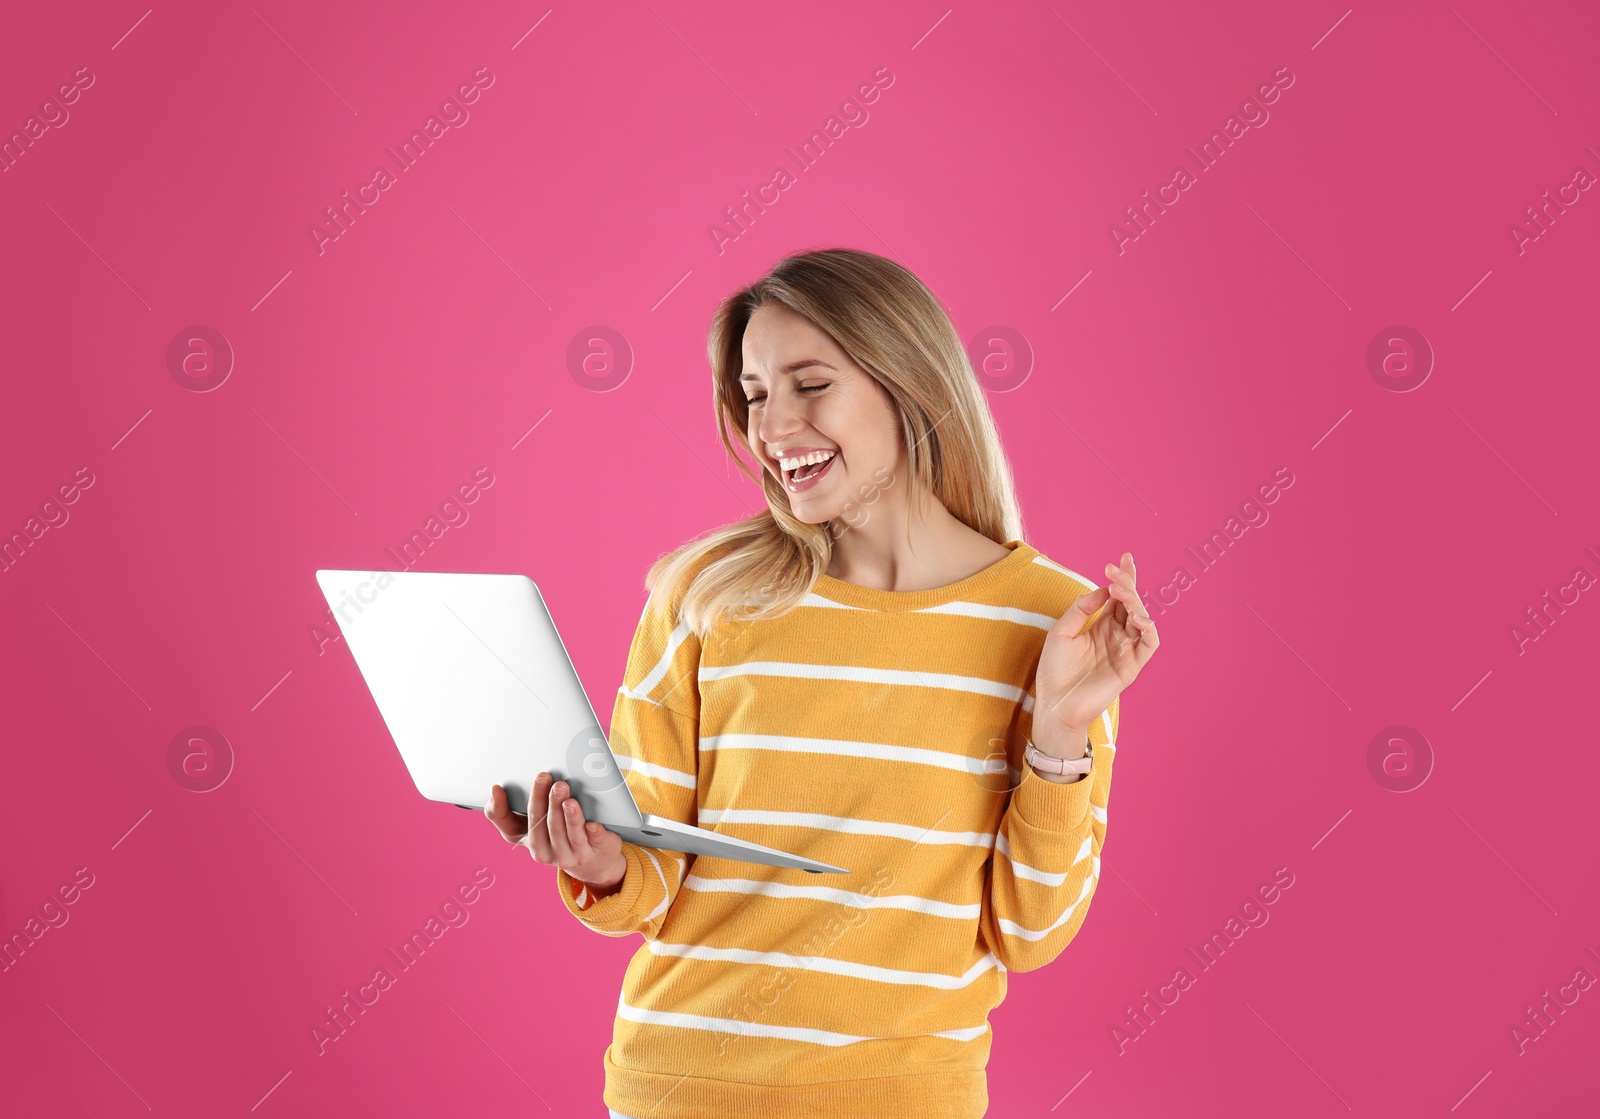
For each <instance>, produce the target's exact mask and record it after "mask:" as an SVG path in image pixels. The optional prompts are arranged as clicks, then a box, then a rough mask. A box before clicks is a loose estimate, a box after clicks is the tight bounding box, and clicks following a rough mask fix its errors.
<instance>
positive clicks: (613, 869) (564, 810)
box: [483, 773, 628, 897]
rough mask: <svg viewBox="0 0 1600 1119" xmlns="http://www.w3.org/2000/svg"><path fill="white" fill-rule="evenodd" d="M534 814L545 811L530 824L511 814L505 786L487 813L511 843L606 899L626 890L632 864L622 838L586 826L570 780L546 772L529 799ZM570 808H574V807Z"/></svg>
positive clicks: (595, 826)
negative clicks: (536, 810)
mask: <svg viewBox="0 0 1600 1119" xmlns="http://www.w3.org/2000/svg"><path fill="white" fill-rule="evenodd" d="M528 805H529V808H530V810H531V809H532V808H533V806H535V805H538V806H540V807H542V808H543V809H544V811H543V813H542V814H541V815H540V816H539V818H538V819H537V820H536V821H535V822H534V826H533V827H531V828H530V827H529V826H528V817H527V816H524V815H522V814H521V813H520V812H513V811H511V803H510V800H509V799H508V798H507V796H506V790H505V787H504V786H502V785H495V786H494V787H493V788H492V789H491V790H490V792H489V803H488V804H487V805H486V806H485V807H484V810H483V814H484V815H485V816H487V817H489V819H490V820H491V821H492V822H493V823H494V826H495V827H497V828H499V829H500V834H501V835H503V836H505V839H506V842H507V843H520V844H521V845H522V846H524V847H527V848H528V849H529V850H530V851H532V852H533V857H534V858H535V859H537V860H538V861H539V862H541V863H554V864H555V865H556V866H557V867H559V868H560V869H562V870H564V871H566V872H567V873H568V874H570V875H571V876H572V877H574V878H576V879H577V880H578V881H579V882H582V883H584V884H585V885H588V886H590V887H591V888H592V889H593V890H594V891H595V892H596V893H597V895H598V896H600V897H605V896H608V895H610V894H614V893H616V892H617V891H618V890H619V889H621V888H622V879H623V876H624V875H625V874H626V873H627V870H628V860H627V858H626V857H624V855H623V854H622V837H621V836H619V835H618V834H617V833H616V832H614V831H610V830H608V829H606V828H604V827H602V826H601V825H599V824H592V823H585V822H584V819H583V808H582V806H581V805H579V804H578V801H577V799H576V798H575V797H573V796H572V790H571V788H570V787H569V786H568V785H567V783H566V782H565V781H556V780H555V778H553V777H551V776H550V774H549V773H540V774H539V776H538V777H536V778H535V779H534V782H533V793H532V795H531V796H530V797H529V799H528ZM569 805H570V807H568V806H569Z"/></svg>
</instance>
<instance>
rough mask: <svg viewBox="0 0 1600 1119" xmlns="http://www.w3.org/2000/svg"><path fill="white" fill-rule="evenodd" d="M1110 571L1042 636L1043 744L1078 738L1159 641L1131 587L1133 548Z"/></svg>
mask: <svg viewBox="0 0 1600 1119" xmlns="http://www.w3.org/2000/svg"><path fill="white" fill-rule="evenodd" d="M1106 575H1107V577H1108V579H1109V582H1108V583H1107V584H1106V585H1105V586H1103V587H1096V588H1095V589H1094V590H1092V591H1090V592H1089V593H1088V594H1084V595H1079V596H1078V598H1077V599H1076V600H1075V601H1074V602H1073V604H1072V605H1071V606H1070V607H1068V608H1067V612H1066V613H1065V614H1063V615H1061V617H1060V619H1059V620H1057V622H1056V624H1055V625H1054V626H1052V627H1051V629H1050V632H1049V633H1047V634H1045V639H1044V648H1043V649H1042V650H1041V651H1040V653H1039V667H1038V670H1037V673H1036V677H1035V687H1036V691H1035V696H1036V704H1037V706H1036V707H1035V709H1034V716H1033V721H1034V741H1035V742H1036V743H1038V744H1039V745H1040V748H1041V749H1046V748H1047V747H1046V746H1045V743H1046V742H1051V741H1054V742H1074V743H1075V742H1079V741H1081V740H1082V739H1083V736H1084V735H1085V734H1087V732H1088V728H1089V724H1090V723H1091V722H1093V721H1094V720H1095V719H1097V718H1099V716H1100V713H1101V712H1102V711H1104V710H1106V708H1108V707H1110V706H1111V701H1112V700H1114V699H1116V698H1117V696H1119V695H1120V694H1122V690H1123V689H1124V688H1126V687H1127V686H1128V685H1129V684H1131V683H1133V681H1134V678H1135V677H1136V676H1138V675H1139V671H1140V669H1142V668H1144V666H1145V665H1146V664H1147V663H1149V661H1150V657H1151V656H1152V655H1153V654H1154V653H1155V651H1156V648H1157V646H1159V645H1160V644H1161V639H1160V638H1159V637H1157V636H1156V625H1155V622H1153V621H1151V619H1150V613H1149V611H1148V610H1146V609H1145V606H1144V603H1143V602H1142V601H1141V600H1140V598H1139V592H1138V590H1137V589H1136V587H1135V585H1134V579H1135V575H1134V567H1133V553H1132V552H1123V553H1122V562H1121V564H1120V565H1112V564H1109V563H1108V564H1106ZM1107 604H1110V609H1107V610H1104V611H1103V612H1101V608H1102V607H1104V606H1106V605H1107ZM1097 613H1098V614H1099V616H1098V617H1095V615H1096V614H1097ZM1091 618H1093V619H1094V620H1093V621H1092V622H1091V621H1090V619H1091Z"/></svg>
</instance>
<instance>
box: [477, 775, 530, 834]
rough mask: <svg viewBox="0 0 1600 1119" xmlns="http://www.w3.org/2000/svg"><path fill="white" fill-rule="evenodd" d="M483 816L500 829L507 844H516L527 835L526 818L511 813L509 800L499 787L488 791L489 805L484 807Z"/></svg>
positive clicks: (501, 787)
mask: <svg viewBox="0 0 1600 1119" xmlns="http://www.w3.org/2000/svg"><path fill="white" fill-rule="evenodd" d="M483 814H484V815H485V816H487V817H489V819H490V820H491V821H492V822H493V823H494V826H495V827H496V828H498V829H500V834H501V835H502V836H504V837H505V840H506V842H507V843H516V842H517V841H518V840H520V839H521V838H522V837H523V836H524V835H526V834H527V833H528V827H527V824H528V818H527V817H526V816H522V815H519V814H517V813H515V812H513V811H511V801H510V798H509V797H507V796H506V791H505V788H504V787H503V786H501V785H495V786H494V787H493V788H491V789H490V790H489V803H488V804H487V805H486V806H485V807H484V810H483Z"/></svg>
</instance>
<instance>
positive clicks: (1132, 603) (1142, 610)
mask: <svg viewBox="0 0 1600 1119" xmlns="http://www.w3.org/2000/svg"><path fill="white" fill-rule="evenodd" d="M1113 586H1114V588H1115V589H1113V590H1112V592H1111V596H1112V597H1113V598H1115V599H1117V600H1118V601H1120V602H1123V603H1126V604H1127V607H1128V613H1129V615H1132V616H1142V617H1146V618H1148V617H1149V616H1150V611H1149V609H1148V608H1147V607H1146V606H1145V604H1144V599H1143V598H1142V597H1141V596H1140V594H1139V592H1138V591H1137V590H1135V589H1134V588H1133V587H1131V586H1123V585H1122V584H1120V583H1117V584H1113Z"/></svg>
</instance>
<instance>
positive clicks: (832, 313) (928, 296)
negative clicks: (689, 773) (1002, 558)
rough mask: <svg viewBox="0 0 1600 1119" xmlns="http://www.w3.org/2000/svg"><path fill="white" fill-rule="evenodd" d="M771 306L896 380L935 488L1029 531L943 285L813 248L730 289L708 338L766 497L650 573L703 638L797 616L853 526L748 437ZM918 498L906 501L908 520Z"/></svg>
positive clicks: (918, 459)
mask: <svg viewBox="0 0 1600 1119" xmlns="http://www.w3.org/2000/svg"><path fill="white" fill-rule="evenodd" d="M769 303H777V304H782V305H783V306H785V307H787V308H789V309H790V310H792V311H795V312H797V313H798V314H800V315H803V316H804V317H805V318H807V319H809V320H810V321H811V322H812V323H814V324H815V325H816V326H817V327H818V328H819V329H821V330H822V331H823V332H825V333H826V334H828V335H829V336H830V337H831V338H832V339H833V340H834V342H835V343H837V344H838V346H839V348H840V349H841V350H843V351H844V352H845V353H846V354H848V355H849V357H850V359H851V360H852V361H853V362H855V363H856V364H857V365H858V366H860V367H861V368H862V369H863V370H865V371H866V372H867V373H868V374H870V375H871V376H872V377H873V378H874V379H875V380H877V382H878V383H879V384H880V385H882V386H883V387H884V389H885V390H887V391H888V393H889V396H890V397H891V398H892V399H893V400H894V403H895V406H896V408H897V409H898V411H899V413H900V426H901V429H902V431H903V432H904V435H905V446H906V448H907V455H908V462H909V466H910V472H911V475H912V478H913V479H914V480H915V482H916V483H917V484H918V485H919V486H920V487H921V488H922V489H923V490H924V491H926V492H929V493H931V494H933V495H934V496H935V497H937V498H938V499H939V501H940V502H942V503H943V505H944V507H945V508H946V509H947V510H949V512H950V514H951V515H952V516H954V517H955V518H956V519H957V520H959V521H961V522H962V523H963V524H966V525H967V526H968V527H970V528H972V529H973V530H975V531H977V532H980V533H982V534H983V535H984V536H987V537H988V538H989V539H991V540H993V541H995V542H996V543H1001V544H1004V543H1006V542H1008V541H1010V540H1018V539H1021V538H1022V514H1021V510H1020V509H1019V507H1018V505H1017V497H1016V490H1015V486H1014V483H1013V481H1012V475H1011V465H1010V463H1009V461H1008V460H1007V459H1006V456H1005V452H1004V450H1003V449H1002V447H1001V445H1000V436H999V432H998V430H997V429H996V427H995V423H994V417H993V415H992V414H991V413H990V411H989V404H988V401H987V400H986V399H985V397H984V394H983V389H982V388H981V387H980V386H979V384H978V381H977V377H976V376H975V375H974V374H973V371H972V365H971V363H970V362H969V361H968V359H967V353H966V350H965V349H964V348H963V347H962V345H961V339H960V337H959V336H958V335H957V334H956V330H955V327H954V325H952V324H951V322H950V319H949V316H947V315H946V314H945V313H944V308H943V307H941V306H940V305H939V301H938V300H937V299H935V298H934V296H933V293H932V292H930V291H929V290H928V289H927V287H926V286H924V285H923V283H922V281H921V280H919V279H917V277H916V276H914V275H913V274H912V273H911V272H909V271H907V270H906V269H905V268H903V267H901V266H900V265H899V264H896V263H895V262H894V261H892V260H888V259H886V258H885V257H881V256H877V255H876V254H874V253H869V252H863V251H861V250H858V249H824V250H818V251H815V252H803V253H797V254H795V255H793V256H790V257H787V258H785V259H784V260H782V261H779V262H778V264H777V266H776V267H774V268H773V269H772V271H771V272H770V273H768V274H767V275H766V276H764V277H763V278H762V279H760V280H758V281H756V282H755V283H753V284H751V285H750V286H749V287H746V288H744V289H742V290H740V291H737V292H734V293H733V294H732V295H730V296H728V297H727V298H726V299H724V300H723V301H722V303H721V305H720V306H719V307H718V308H717V311H716V314H715V315H714V316H713V318H712V320H711V328H710V335H709V338H708V340H707V343H706V352H707V355H708V356H709V358H710V360H711V373H712V386H713V390H714V406H715V409H716V418H717V430H718V431H719V432H720V433H721V435H722V443H723V446H725V447H726V448H727V450H728V454H729V455H730V456H731V457H732V458H733V460H734V461H735V462H736V463H737V464H738V466H739V468H740V469H741V470H742V471H744V473H745V474H746V475H747V476H748V477H749V478H750V479H751V480H752V481H759V482H760V483H761V487H762V489H763V490H764V491H765V492H766V497H767V506H768V507H767V509H766V510H765V511H763V512H761V513H758V514H756V515H755V516H752V517H747V518H745V519H744V520H741V521H736V522H734V523H732V524H727V525H723V526H721V527H719V528H716V529H714V530H712V531H711V532H708V533H705V534H702V535H701V536H698V537H695V538H694V539H692V540H690V541H688V542H687V543H685V544H682V545H679V547H678V548H676V549H675V550H674V551H672V552H669V553H667V554H665V555H663V556H661V557H660V558H659V559H658V560H656V562H655V563H654V564H652V565H651V567H650V570H649V572H648V573H647V574H646V576H645V588H646V590H647V591H649V592H650V594H651V597H652V598H655V597H656V595H657V592H658V590H660V589H663V588H664V589H666V592H667V593H666V597H667V600H668V602H669V603H670V604H671V607H672V608H673V609H674V610H675V611H676V612H677V616H678V617H679V619H680V620H681V621H682V622H684V623H686V624H687V625H688V626H689V628H690V629H692V630H693V631H694V632H695V633H696V634H697V635H699V636H701V637H704V635H705V633H706V631H707V630H708V629H709V628H710V627H711V626H712V625H714V624H716V623H717V622H718V621H719V620H723V619H728V620H738V621H758V620H760V619H763V618H771V617H776V616H778V615H780V614H783V613H786V612H787V611H788V610H790V609H791V608H792V607H793V606H794V605H795V604H797V603H798V602H799V601H800V600H801V599H802V598H804V597H805V596H806V595H807V594H808V593H809V592H810V590H811V588H812V586H813V585H814V584H815V583H816V581H817V577H818V576H819V575H821V574H822V573H824V572H825V571H826V570H827V569H828V564H829V562H830V560H831V559H832V556H833V541H834V540H835V539H836V538H837V535H838V533H840V532H842V531H843V528H842V527H841V528H839V529H835V528H834V522H833V521H826V522H824V523H822V524H808V523H806V522H804V521H801V520H798V519H797V518H796V517H795V516H794V514H793V512H792V511H791V508H790V505H789V495H788V493H787V491H786V490H785V489H784V487H783V485H782V483H781V482H780V481H779V480H778V479H776V478H774V477H773V476H772V475H771V474H770V473H769V472H767V471H766V470H764V469H761V468H760V465H759V464H760V458H759V457H757V456H756V453H755V451H754V450H753V449H752V448H751V446H750V443H749V440H748V438H747V437H746V432H747V430H748V428H749V407H748V406H747V405H746V404H745V394H744V389H743V388H742V387H741V386H740V384H739V374H740V373H741V372H743V367H744V353H743V342H744V332H745V328H746V327H747V326H748V325H749V323H750V316H751V315H752V314H753V313H754V312H755V310H756V308H758V307H761V306H764V305H766V304H769ZM730 426H731V427H732V429H733V430H734V432H735V433H736V434H737V436H738V441H739V445H740V446H742V447H743V448H744V449H745V450H746V451H749V452H750V453H751V455H752V457H755V461H756V463H757V466H756V470H755V471H752V470H751V469H750V467H749V466H748V465H747V464H746V462H745V461H744V459H743V458H742V457H741V456H740V455H739V453H738V452H737V450H735V448H734V444H733V442H732V441H731V440H730V439H729V438H728V429H729V427H730ZM756 471H758V472H759V477H758V475H757V472H756ZM885 484H886V485H892V484H893V480H892V479H891V480H889V481H888V482H886V483H885ZM863 488H866V487H863ZM863 496H866V495H863ZM911 504H912V502H911V501H910V500H908V501H907V503H906V507H907V518H908V521H907V524H908V527H909V516H910V509H911ZM847 508H848V507H847ZM838 519H839V520H843V517H842V516H841V517H840V518H838Z"/></svg>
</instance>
